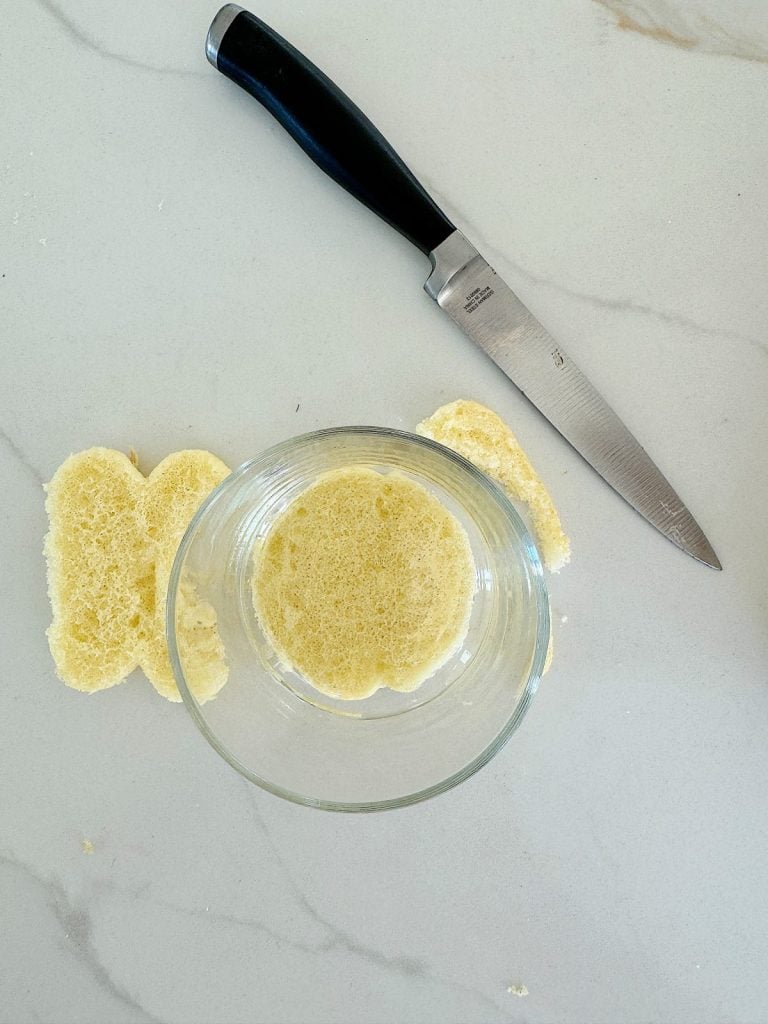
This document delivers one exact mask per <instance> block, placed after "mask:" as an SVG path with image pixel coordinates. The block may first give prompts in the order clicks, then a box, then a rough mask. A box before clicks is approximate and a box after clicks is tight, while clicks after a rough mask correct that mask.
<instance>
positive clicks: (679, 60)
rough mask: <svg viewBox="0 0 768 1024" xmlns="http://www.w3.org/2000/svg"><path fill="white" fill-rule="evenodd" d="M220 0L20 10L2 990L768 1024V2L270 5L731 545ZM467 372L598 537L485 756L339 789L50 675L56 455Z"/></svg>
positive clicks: (148, 461)
mask: <svg viewBox="0 0 768 1024" xmlns="http://www.w3.org/2000/svg"><path fill="white" fill-rule="evenodd" d="M213 13H214V8H213V7H212V5H211V4H209V3H205V2H203V0H162V2H158V0H153V2H150V0H135V2H134V3H132V4H127V3H124V4H119V5H116V4H105V3H100V2H97V0H26V2H25V3H24V4H15V5H8V6H7V9H6V10H5V12H4V14H5V16H4V19H3V23H4V24H3V29H4V30H3V37H4V43H3V45H2V47H1V52H0V76H1V79H2V85H1V87H0V94H1V95H2V105H1V106H0V124H1V125H2V140H3V146H2V156H1V157H0V182H1V185H0V224H1V225H2V228H1V231H0V262H1V263H2V266H1V267H0V272H2V279H1V280H0V304H1V305H0V308H1V310H2V313H1V316H2V325H3V334H4V339H3V343H2V349H1V353H2V354H0V366H1V367H2V372H1V373H0V398H1V401H0V427H1V428H2V444H0V479H1V480H2V487H3V494H4V501H3V506H2V512H1V513H0V514H1V515H2V522H3V528H2V531H0V533H1V535H2V539H1V541H0V543H1V544H2V549H1V551H0V564H2V574H3V580H2V590H1V591H0V644H1V645H2V670H3V671H2V675H3V685H2V687H1V688H0V750H1V751H2V754H1V755H0V756H1V757H2V808H3V813H2V829H1V831H0V854H1V861H0V894H1V895H0V901H1V903H2V907H3V912H2V917H3V924H2V929H1V930H0V1020H2V1022H3V1024H26V1022H33V1021H42V1022H46V1024H118V1022H120V1024H123V1022H124V1024H144V1022H149V1021H152V1022H163V1024H238V1022H243V1024H245V1022H248V1024H254V1022H258V1024H261V1022H264V1024H267V1022H269V1024H282V1022H286V1024H287V1022H312V1024H325V1022H344V1024H346V1022H350V1024H351V1022H360V1024H366V1022H368V1024H381V1022H398V1024H399V1022H402V1024H422V1022H435V1024H437V1022H440V1024H459V1022H461V1024H481V1022H482V1024H493V1022H502V1021H503V1022H517V1021H520V1022H522V1021H525V1022H528V1024H640V1022H653V1024H764V1022H765V1021H768V989H766V984H765V971H766V962H768V937H767V935H766V919H767V917H768V914H767V910H768V874H767V873H768V857H767V856H766V831H765V826H766V770H767V769H768V755H767V754H766V747H767V744H766V735H767V731H766V726H767V719H768V616H767V615H766V611H767V608H766V583H765V579H766V574H765V564H766V541H765V502H766V498H768V492H766V463H765V453H766V450H767V447H768V412H767V411H766V394H768V350H767V348H766V339H767V338H768V332H767V331H766V320H767V319H768V298H767V296H768V293H767V292H766V287H765V281H766V249H767V248H768V232H767V231H766V224H767V223H768V200H767V198H766V197H767V196H768V193H767V192H766V188H765V168H766V163H767V161H768V9H767V8H766V5H765V3H764V2H763V0H739V2H736V0H727V2H726V0H706V2H705V0H696V2H694V0H667V2H663V0H645V2H644V3H642V4H641V3H633V2H629V0H625V2H621V0H603V2H587V0H536V2H534V0H528V2H522V0H519V2H514V3H509V2H507V3H504V2H502V0H498V2H496V0H482V2H481V0H478V2H476V3H475V4H473V5H469V4H466V3H464V2H463V0H440V2H437V0H419V2H418V3H410V2H408V3H406V2H405V0H398V2H392V3H388V4H373V3H360V2H359V0H327V2H323V3H321V2H311V0H306V2H304V3H301V4H287V3H280V2H279V0H262V2H261V3H260V4H259V7H258V13H260V14H261V15H262V16H263V17H264V18H265V19H266V20H268V21H271V22H272V23H273V24H274V25H275V26H276V27H277V28H278V29H279V30H281V31H283V32H284V34H286V35H287V36H288V37H289V38H290V39H292V40H293V41H295V42H296V43H297V44H298V45H299V46H300V47H301V48H303V49H305V50H306V51H307V52H308V53H309V54H311V55H312V56H313V57H314V58H315V59H316V60H317V62H318V63H319V64H321V66H324V67H326V68H327V69H328V70H329V71H330V72H331V74H332V75H333V77H335V78H336V79H337V80H338V81H339V82H340V83H341V84H342V86H343V87H345V88H346V90H347V91H348V92H349V93H350V94H351V95H352V96H353V97H355V98H356V99H357V100H358V102H359V103H360V104H361V106H362V107H363V108H364V109H365V110H366V111H367V112H368V113H369V114H370V115H371V117H372V118H373V119H374V120H375V121H376V122H377V124H379V126H380V127H381V128H382V130H383V131H384V132H385V134H387V135H388V136H390V138H391V139H392V141H393V142H394V144H395V145H396V147H397V148H398V149H399V150H400V152H401V153H402V155H403V156H404V157H405V158H406V159H407V160H408V162H409V163H410V164H411V165H412V167H413V168H414V170H415V171H416V172H417V174H418V175H419V176H420V177H421V178H422V179H423V180H424V181H425V182H426V183H427V184H428V185H429V186H430V187H431V189H432V190H433V191H434V193H435V195H436V196H438V197H439V199H440V200H441V201H443V202H444V203H445V205H446V207H447V208H448V209H449V211H450V213H451V214H452V215H453V216H454V217H455V219H456V221H457V222H458V223H459V224H460V225H461V226H462V227H464V229H465V230H466V232H467V234H469V235H470V236H471V237H472V238H473V239H474V240H476V241H477V243H478V244H479V245H480V246H481V247H482V248H483V249H484V251H485V252H486V254H487V255H489V256H490V257H492V259H493V261H494V263H495V265H496V267H497V269H498V270H499V271H500V272H501V273H503V274H504V276H505V277H507V278H508V279H509V281H510V283H511V284H512V285H513V287H516V288H517V290H518V291H519V293H520V295H521V296H522V298H523V299H524V300H525V301H526V302H527V303H528V304H529V305H530V306H531V307H532V309H533V310H534V311H535V312H536V313H537V314H538V315H539V316H540V317H541V319H542V320H543V321H544V323H545V324H546V325H547V326H548V327H549V328H550V329H551V330H552V331H553V333H555V335H556V336H557V337H558V338H559V339H560V340H561V341H562V342H563V344H564V346H565V347H567V348H568V349H569V351H571V353H572V354H573V355H574V356H575V357H576V358H577V360H578V361H579V362H580V363H581V364H582V365H583V367H584V368H585V369H586V370H587V371H588V372H589V373H590V375H591V376H592V377H593V378H594V380H595V382H596V383H597V384H598V385H599V386H600V388H601V389H602V390H603V391H604V393H605V394H606V395H607V396H608V397H609V398H610V400H611V401H612V402H613V404H614V405H615V406H616V408H617V409H618V410H619V411H620V412H621V413H622V415H623V416H624V418H625V419H626V421H627V422H628V423H629V424H630V425H631V426H632V427H633V428H634V429H635V431H636V432H637V434H638V435H639V436H640V437H641V438H642V439H643V441H644V442H645V443H646V445H647V446H648V448H649V449H650V451H651V452H652V454H653V455H654V456H655V457H656V459H657V461H658V462H659V463H660V465H661V466H662V467H663V468H664V469H665V470H666V471H667V472H668V475H669V476H670V477H671V479H672V480H673V482H674V483H675V485H676V486H677V487H678V489H679V490H680V492H681V494H682V495H683V496H684V498H685V499H686V500H687V501H688V503H689V504H690V506H691V508H692V509H693V510H694V512H695V514H696V515H697V516H698V518H699V519H700V521H701V523H702V525H703V527H704V529H705V530H706V532H707V534H708V535H709V537H710V539H711V540H712V542H713V544H714V546H715V548H716V550H717V552H718V554H719V555H720V557H721V559H722V562H723V564H724V566H725V569H724V572H723V573H722V574H716V573H714V572H711V571H708V570H706V569H704V568H703V567H701V566H699V565H697V564H695V563H694V562H693V561H691V560H690V559H688V558H686V557H685V556H683V555H681V554H679V553H678V552H677V551H675V549H674V548H673V547H672V546H670V545H669V544H668V543H666V542H665V541H664V540H663V539H662V538H661V537H659V536H658V535H657V534H656V533H655V532H654V531H653V530H651V529H650V528H648V527H646V526H645V525H644V524H643V522H642V521H641V520H640V519H639V518H638V517H637V516H636V515H634V514H633V513H632V512H631V511H630V510H628V508H626V507H625V506H624V505H623V504H622V502H621V501H620V500H619V499H617V498H616V497H615V496H614V495H613V494H612V493H611V492H610V491H609V490H608V488H607V487H605V486H604V485H603V484H602V483H601V482H600V481H599V480H598V479H597V478H596V477H595V476H594V475H593V474H592V473H591V472H590V471H589V470H588V469H587V468H586V467H585V466H584V465H583V464H581V463H580V462H579V460H578V459H577V458H576V457H575V456H574V455H573V454H572V453H571V452H570V451H569V450H568V449H567V448H566V446H565V445H564V444H563V443H562V442H561V441H560V440H559V439H558V438H557V436H556V435H555V434H554V432H553V431H552V430H551V429H550V428H548V427H547V425H546V424H545V423H544V422H543V421H542V420H541V419H540V418H539V417H538V416H537V415H536V414H535V413H534V412H532V411H531V410H530V409H529V408H527V407H526V405H525V403H524V401H523V400H522V399H521V397H520V396H519V395H518V394H517V393H516V392H515V390H514V389H513V388H512V387H510V386H509V385H507V384H506V383H505V381H504V379H503V378H502V377H501V376H500V375H499V373H498V372H496V371H495V369H494V367H493V366H492V365H491V364H490V363H489V362H487V361H486V360H485V359H484V358H483V357H482V356H481V355H480V354H479V353H477V352H475V351H474V350H473V349H472V348H471V346H470V345H469V344H468V343H467V342H465V340H464V339H463V338H462V337H461V336H460V335H459V334H458V332H457V331H455V330H454V329H452V327H451V326H450V325H449V324H448V323H447V322H444V320H443V317H442V316H441V315H440V313H439V312H438V311H437V310H436V309H435V307H434V306H433V305H432V304H431V303H430V302H429V300H428V299H427V298H426V296H425V295H424V294H423V293H422V292H421V290H420V286H421V282H422V280H423V279H424V277H425V276H426V265H425V261H424V259H423V258H422V257H421V256H420V254H419V253H417V252H416V251H415V250H412V249H411V248H409V246H408V244H407V243H406V242H405V241H403V240H402V239H401V238H400V237H399V236H397V235H396V234H395V233H394V232H392V231H391V230H390V229H388V228H387V227H386V226H385V225H383V224H380V223H379V222H377V220H376V219H375V218H374V217H373V216H372V215H370V214H369V213H367V211H364V210H363V209H362V208H360V207H358V206H357V205H356V204H355V203H354V202H353V201H352V200H351V199H349V198H348V197H347V196H345V195H344V194H343V193H342V192H341V191H340V190H339V189H338V188H337V187H336V186H335V185H333V184H332V183H331V182H329V181H328V180H327V179H325V178H324V177H323V176H322V175H321V174H320V173H319V172H318V171H316V170H315V169H314V168H313V167H312V166H311V165H310V164H309V163H308V162H307V160H306V158H305V157H304V156H303V154H301V153H300V152H299V150H298V149H297V148H296V147H295V146H294V145H293V144H292V143H291V142H290V140H289V139H288V138H287V136H285V135H284V133H283V132H282V131H281V130H280V129H279V127H278V126H277V125H276V124H275V123H273V122H272V121H271V120H270V119H269V117H268V116H267V115H266V114H265V113H264V112H263V111H262V110H261V109H260V108H259V107H258V106H257V105H256V104H255V103H254V102H253V101H252V100H250V99H249V98H248V97H247V96H246V95H245V94H244V93H241V92H239V91H238V90H237V89H236V88H235V87H234V86H232V85H230V84H229V83H227V82H226V81H225V80H224V79H222V78H221V76H219V75H217V74H216V73H215V72H214V71H213V70H212V69H211V68H210V67H209V66H208V65H207V63H206V62H205V61H204V58H203V55H202V40H203V37H204V34H205V30H206V28H207V25H208V22H209V20H210V18H211V16H212V15H213ZM458 396H471V397H475V398H477V399H479V400H481V401H484V402H486V403H488V404H490V405H492V406H494V407H495V408H497V409H498V410H499V411H500V412H501V413H503V415H504V416H505V417H506V418H507V419H508V420H509V421H510V422H511V423H512V424H514V426H515V427H516V429H517V431H518V433H519V435H520V437H521V439H522V440H523V441H524V443H525V445H526V447H527V448H528V450H529V452H530V454H531V456H532V457H533V458H534V460H535V462H536V463H537V465H538V466H539V467H540V469H541V471H542V472H543V474H544V475H545V477H546V478H547V479H548V481H549V483H550V484H551V488H552V491H553V493H554V495H555V497H556V500H557V502H558V504H559V506H560V508H561V511H562V515H563V518H564V521H565V523H566V525H567V527H568V530H569V532H570V533H571V535H572V538H573V547H574V558H573V563H572V565H571V566H570V567H569V568H568V570H567V571H564V572H563V573H562V574H561V576H560V577H558V578H555V579H554V581H553V583H552V595H553V603H554V607H555V611H556V614H557V617H558V619H559V617H561V616H567V622H565V623H559V622H558V636H557V651H556V657H555V665H554V668H553V670H552V673H551V675H550V676H549V677H548V678H547V680H546V684H545V685H543V687H542V689H541V691H540V695H539V697H538V698H537V701H536V702H535V705H534V707H533V709H532V711H531V713H530V715H529V716H528V718H527V720H526V722H525V723H524V726H523V728H522V729H521V730H520V731H519V732H518V734H517V735H516V736H515V737H514V738H513V740H512V742H511V743H510V744H509V745H508V746H507V748H506V749H505V750H504V751H503V752H502V753H501V754H500V755H499V756H498V757H497V758H496V759H495V761H493V762H492V763H491V764H490V765H489V766H488V767H487V768H486V769H484V770H483V771H482V772H480V773H479V774H478V775H477V776H475V777H474V778H473V779H472V780H471V781H469V782H468V783H466V784H465V785H463V786H461V787H459V788H458V789H456V790H454V791H453V792H451V793H450V794H448V795H446V796H443V797H441V798H439V799H437V800H435V801H433V802H431V803H428V804H425V805H421V806H417V807H413V808H410V809H409V810H406V811H403V812H395V813H388V814H385V815H378V816H377V815H373V816H365V817H362V818H356V817H345V816H338V815H331V814H323V813H320V812H313V811H310V810H306V809H302V808H298V807H294V806H291V805H288V804H285V803H282V802H280V801H279V800H277V799H275V798H272V797H270V796H268V795H266V794H264V793H261V792H260V791H258V790H256V789H255V788H253V787H251V786H250V785H249V784H248V783H246V782H245V781H244V780H243V779H241V778H240V777H239V776H238V775H236V774H235V773H234V772H233V771H231V770H230V769H229V768H228V767H227V766H226V765H225V764H224V763H223V762H220V761H219V760H218V758H217V757H216V755H215V754H214V752H213V751H212V750H210V749H209V748H208V747H207V745H206V744H205V742H204V741H203V739H202V738H201V737H200V736H199V735H198V733H197V732H196V730H195V728H194V727H193V725H192V723H191V721H190V720H189V719H188V717H187V715H186V712H185V711H184V709H183V707H180V706H178V705H171V704H168V703H166V702H164V701H163V700H162V699H161V698H159V697H158V696H157V695H156V694H155V693H154V692H153V691H152V690H151V688H150V687H149V686H148V685H147V684H146V683H145V682H143V681H142V680H141V679H139V678H137V679H132V680H131V681H129V682H128V683H126V684H125V685H123V686H120V687H118V688H116V689H114V690H111V691H107V692H105V693H102V694H99V695H96V696H93V697H85V696H83V695H80V694H77V693H75V692H73V691H70V690H67V689H66V688H65V687H64V686H62V685H61V684H60V683H58V682H57V681H56V679H55V677H54V674H53V670H52V666H51V662H50V659H49V654H48V650H47V647H46V643H45V639H44V630H45V627H46V625H47V621H48V614H49V613H48V606H47V600H46V594H45V579H44V567H43V563H42V559H41V555H40V551H41V543H42V537H43V534H44V532H45V516H44V512H43V503H42V491H41V483H42V481H44V480H46V479H48V478H50V476H51V474H52V473H53V471H54V470H55V468H56V466H57V465H58V464H59V463H60V462H61V461H62V459H63V458H64V457H65V456H66V455H67V454H68V453H69V452H70V451H73V450H78V449H81V448H85V447H88V446H91V445H93V444H106V445H112V446H116V447H121V448H128V447H129V446H131V445H133V446H135V447H136V448H137V449H138V451H139V453H140V456H141V460H142V465H143V466H144V468H147V469H148V468H151V466H152V465H154V464H155V463H156V461H158V460H159V459H160V458H161V457H162V456H163V455H164V454H166V453H167V452H169V451H173V450H174V449H177V448H181V447H189V446H203V447H207V448H211V449H212V450H214V451H216V452H218V453H219V454H220V455H221V456H223V457H224V458H225V459H227V460H229V461H230V462H231V463H232V464H235V463H238V462H239V461H241V460H242V459H244V458H245V457H247V456H249V455H251V454H253V453H255V452H256V451H258V450H260V449H261V448H263V447H265V446H267V445H269V444H271V443H272V442H275V441H277V440H279V439H281V438H285V437H287V436H289V435H291V434H294V433H298V432H301V431H305V430H308V429H311V428H314V427H318V426H321V425H329V424H339V423H355V422H370V423H382V424H391V425H395V426H403V427H410V426H412V425H413V424H415V423H416V421H417V420H418V419H419V418H420V417H422V416H423V415H425V414H427V413H429V412H431V411H432V410H433V409H434V408H435V407H436V406H437V405H438V404H440V403H441V402H443V401H445V400H448V399H451V398H455V397H458ZM297 405H298V406H299V408H298V410H297ZM85 839H88V840H90V842H92V844H93V852H92V854H87V853H85V852H84V851H83V848H82V845H81V844H82V842H83V840H85ZM518 984H522V985H524V986H526V988H527V989H528V991H529V995H527V996H525V997H522V998H521V997H518V996H517V995H515V994H514V992H510V991H509V989H510V988H512V987H514V986H516V985H518Z"/></svg>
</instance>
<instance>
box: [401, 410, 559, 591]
mask: <svg viewBox="0 0 768 1024" xmlns="http://www.w3.org/2000/svg"><path fill="white" fill-rule="evenodd" d="M416 430H417V431H418V433H420V434H423V435H424V436H425V437H429V438H431V439H432V440H433V441H437V442H438V444H442V445H445V446H446V448H452V449H453V451H455V452H458V454H459V455H463V456H464V458H465V459H468V460H469V461H470V462H472V463H473V464H474V465H475V466H477V468H478V469H480V470H482V471H483V472H484V473H486V474H487V475H488V476H490V477H491V478H492V479H493V480H495V481H496V482H497V483H499V484H501V486H502V487H503V488H504V490H505V491H506V492H507V494H508V495H509V496H510V497H511V498H513V499H514V500H516V501H522V502H524V503H525V504H526V505H527V506H528V510H529V512H530V516H531V522H532V524H533V531H534V533H535V535H536V539H537V542H538V546H539V549H540V550H541V556H542V561H543V562H544V564H545V565H546V567H547V568H548V569H549V571H550V572H559V570H560V569H561V568H562V567H563V566H564V565H565V564H566V562H569V561H570V558H571V542H570V541H569V539H568V538H567V537H566V535H565V534H564V533H563V529H562V526H561V525H560V517H559V516H558V514H557V509H556V508H555V506H554V503H553V501H552V498H551V497H550V496H549V493H548V491H547V489H546V487H545V486H544V484H543V483H542V481H541V479H540V478H539V476H538V474H537V473H536V470H535V469H534V468H533V466H532V465H531V463H530V461H529V459H528V456H527V455H526V454H525V452H524V451H523V449H522V448H521V447H520V444H519V442H518V440H517V438H516V437H515V435H514V434H513V433H512V431H511V430H510V429H509V427H508V426H507V425H506V423H504V421H503V420H502V419H501V418H500V417H499V416H497V415H496V413H495V412H492V411H491V410H490V409H487V408H486V407H485V406H483V405H480V404H479V403H478V402H471V401H467V400H465V399H460V400H459V401H457V402H451V403H450V404H448V405H443V406H441V407H440V408H439V409H438V410H437V411H436V412H435V413H433V414H432V415H431V416H430V417H429V419H427V420H424V421H423V422H422V423H420V424H419V425H418V427H417V428H416Z"/></svg>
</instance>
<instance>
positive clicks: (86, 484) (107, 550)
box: [45, 448, 149, 693]
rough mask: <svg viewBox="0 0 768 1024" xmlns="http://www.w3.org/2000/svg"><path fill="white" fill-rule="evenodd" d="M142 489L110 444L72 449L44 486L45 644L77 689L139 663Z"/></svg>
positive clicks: (102, 684)
mask: <svg viewBox="0 0 768 1024" xmlns="http://www.w3.org/2000/svg"><path fill="white" fill-rule="evenodd" d="M143 487H144V477H143V476H142V475H141V473H140V472H139V471H138V470H137V469H136V467H135V466H134V465H133V464H132V463H131V462H130V460H129V459H128V458H127V456H125V455H123V454H122V452H116V451H111V450H110V449H109V448H91V450H90V451H87V452H80V453H79V454H78V455H71V456H70V457H69V458H68V459H67V461H66V462H65V463H64V464H63V465H62V466H60V467H59V469H58V471H57V473H56V475H55V476H54V478H53V480H52V481H51V482H50V484H49V485H48V487H47V495H48V496H47V500H46V509H47V512H48V516H49V519H50V524H51V528H50V532H49V533H48V536H47V537H46V539H45V553H46V557H47V559H48V593H49V596H50V599H51V607H52V608H53V622H52V624H51V626H50V629H49V630H48V642H49V644H50V648H51V653H52V654H53V657H54V661H55V662H56V671H57V672H58V674H59V676H60V678H61V679H62V680H63V681H64V682H65V683H67V685H68V686H73V687H75V688H76V689H78V690H85V691H87V692H89V693H91V692H93V691H94V690H103V689H105V688H106V687H108V686H114V685H115V684H116V683H120V682H122V681H123V679H125V677H126V676H127V675H128V674H129V673H130V672H132V671H133V669H134V668H136V666H137V665H138V653H139V652H138V648H137V644H136V636H137V630H138V629H139V627H140V625H141V624H142V622H143V621H144V619H145V617H146V613H145V610H144V608H143V606H142V605H143V599H144V597H145V595H146V587H145V586H143V585H142V576H144V575H145V574H147V573H148V572H149V566H148V565H145V564H143V558H142V557H141V556H142V555H143V553H144V537H143V531H142V526H141V522H140V520H139V517H138V514H137V505H138V500H139V494H140V493H141V490H142V488H143Z"/></svg>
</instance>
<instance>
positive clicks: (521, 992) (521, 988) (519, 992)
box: [507, 985, 528, 999]
mask: <svg viewBox="0 0 768 1024" xmlns="http://www.w3.org/2000/svg"><path fill="white" fill-rule="evenodd" d="M507 992H509V994H510V995H511V996H519V997H520V998H521V999H522V998H523V996H527V995H528V989H527V988H526V987H525V985H507Z"/></svg>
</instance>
